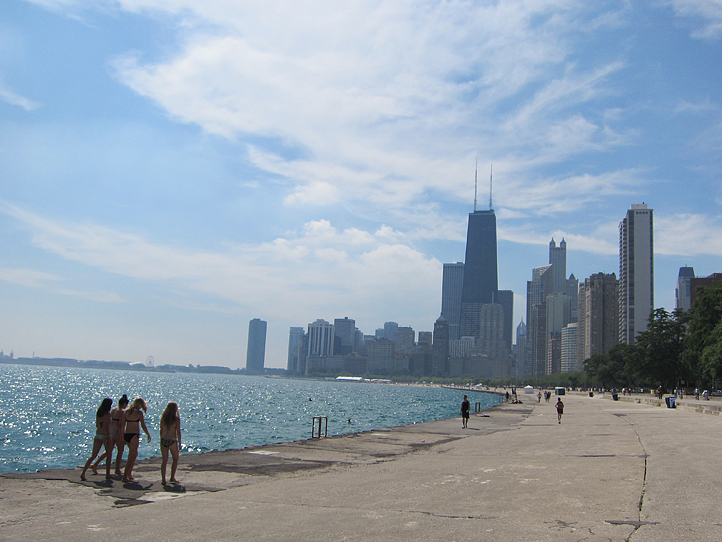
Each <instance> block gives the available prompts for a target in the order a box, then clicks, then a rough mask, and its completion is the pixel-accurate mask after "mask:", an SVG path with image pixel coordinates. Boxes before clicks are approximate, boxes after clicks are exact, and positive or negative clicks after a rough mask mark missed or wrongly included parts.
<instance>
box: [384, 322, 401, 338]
mask: <svg viewBox="0 0 722 542" xmlns="http://www.w3.org/2000/svg"><path fill="white" fill-rule="evenodd" d="M398 327H399V324H397V323H396V322H384V335H383V338H384V339H388V340H390V341H393V340H394V334H395V333H396V328H398Z"/></svg>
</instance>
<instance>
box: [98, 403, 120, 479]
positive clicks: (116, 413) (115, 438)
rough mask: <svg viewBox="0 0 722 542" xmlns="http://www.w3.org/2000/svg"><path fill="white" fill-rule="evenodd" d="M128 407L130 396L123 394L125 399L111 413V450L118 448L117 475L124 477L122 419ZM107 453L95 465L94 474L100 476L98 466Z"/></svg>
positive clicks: (101, 455)
mask: <svg viewBox="0 0 722 542" xmlns="http://www.w3.org/2000/svg"><path fill="white" fill-rule="evenodd" d="M127 406H128V396H127V395H126V394H123V397H121V398H120V399H118V406H116V407H115V408H114V409H113V410H111V411H110V440H111V450H114V449H115V447H116V446H117V447H118V453H117V455H116V457H115V475H116V476H122V475H123V473H122V472H121V471H120V461H121V460H122V459H123V449H124V448H125V440H123V431H122V427H121V425H120V419H121V417H122V415H123V410H125V407H127ZM106 455H107V452H103V453H102V454H100V457H99V458H98V460H97V461H96V462H95V463H94V464H93V466H92V467H91V469H93V474H98V465H100V462H101V461H103V459H105V457H106Z"/></svg>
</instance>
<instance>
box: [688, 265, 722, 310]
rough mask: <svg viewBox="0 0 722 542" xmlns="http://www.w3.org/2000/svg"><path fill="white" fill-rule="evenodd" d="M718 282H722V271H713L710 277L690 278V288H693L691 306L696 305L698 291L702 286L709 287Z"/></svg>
mask: <svg viewBox="0 0 722 542" xmlns="http://www.w3.org/2000/svg"><path fill="white" fill-rule="evenodd" d="M718 282H722V273H712V274H711V275H710V276H708V277H695V278H693V279H691V280H690V289H691V296H690V300H691V302H690V307H691V306H692V305H694V301H695V299H697V292H698V289H699V288H700V287H702V288H709V287H710V286H714V285H715V284H717V283H718Z"/></svg>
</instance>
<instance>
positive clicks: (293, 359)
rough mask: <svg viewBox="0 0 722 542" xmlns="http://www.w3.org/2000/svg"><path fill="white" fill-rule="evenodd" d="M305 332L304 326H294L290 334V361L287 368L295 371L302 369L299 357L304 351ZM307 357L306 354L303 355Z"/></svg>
mask: <svg viewBox="0 0 722 542" xmlns="http://www.w3.org/2000/svg"><path fill="white" fill-rule="evenodd" d="M304 335H305V332H304V331H303V328H302V327H292V328H291V330H290V332H289V334H288V363H287V365H286V369H287V370H288V371H289V372H291V373H295V372H296V371H299V370H300V364H299V358H300V357H301V356H302V354H305V353H304V352H303V336H304ZM303 357H304V359H305V355H304V356H303Z"/></svg>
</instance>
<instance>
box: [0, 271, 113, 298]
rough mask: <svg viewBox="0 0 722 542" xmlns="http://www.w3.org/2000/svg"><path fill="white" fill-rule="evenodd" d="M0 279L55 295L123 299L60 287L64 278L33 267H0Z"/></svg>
mask: <svg viewBox="0 0 722 542" xmlns="http://www.w3.org/2000/svg"><path fill="white" fill-rule="evenodd" d="M0 281H3V282H9V283H11V284H17V285H19V286H25V287H27V288H35V289H39V290H44V291H47V292H50V293H52V294H56V295H67V296H73V297H82V298H85V299H89V300H91V301H97V302H100V303H122V302H123V301H124V300H123V298H122V297H121V296H119V295H118V294H116V293H113V292H92V291H83V290H75V289H72V288H61V287H59V286H58V285H59V284H61V283H63V282H64V281H65V279H63V278H62V277H59V276H57V275H53V274H51V273H45V272H43V271H37V270H34V269H20V268H9V267H1V268H0Z"/></svg>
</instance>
